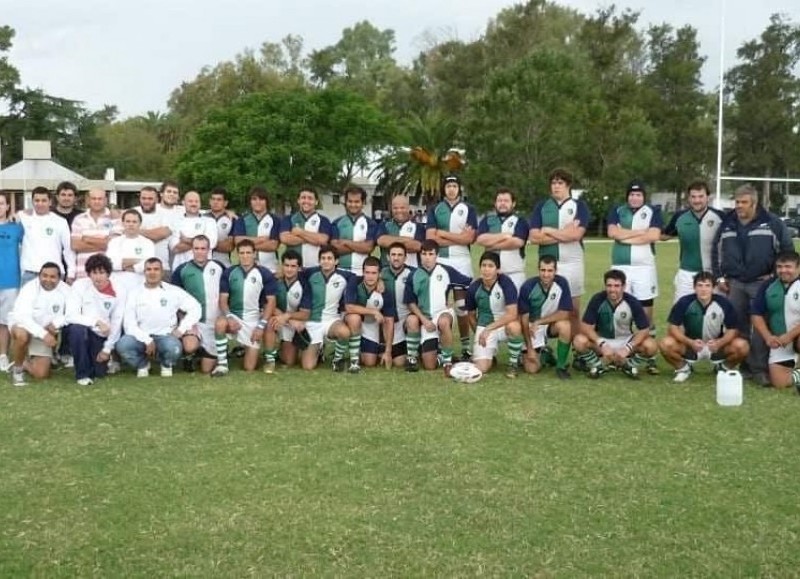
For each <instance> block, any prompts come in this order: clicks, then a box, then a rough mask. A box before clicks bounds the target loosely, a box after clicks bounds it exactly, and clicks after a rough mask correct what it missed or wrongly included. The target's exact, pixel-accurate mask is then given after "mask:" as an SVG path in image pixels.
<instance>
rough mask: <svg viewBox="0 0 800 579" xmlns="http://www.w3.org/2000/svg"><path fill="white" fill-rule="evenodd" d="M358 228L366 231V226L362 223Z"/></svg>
mask: <svg viewBox="0 0 800 579" xmlns="http://www.w3.org/2000/svg"><path fill="white" fill-rule="evenodd" d="M358 228H359V229H362V230H363V229H366V228H367V226H366V225H364V222H363V221H362V222H361V223H359V224H358Z"/></svg>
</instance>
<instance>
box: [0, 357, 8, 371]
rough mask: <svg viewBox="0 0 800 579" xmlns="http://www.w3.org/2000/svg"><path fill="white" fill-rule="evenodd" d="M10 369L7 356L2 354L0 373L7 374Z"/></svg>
mask: <svg viewBox="0 0 800 579" xmlns="http://www.w3.org/2000/svg"><path fill="white" fill-rule="evenodd" d="M10 369H11V362H9V361H8V356H6V355H5V354H3V355H2V356H0V372H8V371H9V370H10Z"/></svg>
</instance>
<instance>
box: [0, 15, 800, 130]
mask: <svg viewBox="0 0 800 579" xmlns="http://www.w3.org/2000/svg"><path fill="white" fill-rule="evenodd" d="M558 3H559V4H561V5H564V6H570V7H572V8H575V9H577V10H579V11H581V12H583V13H584V14H592V13H594V12H595V11H596V10H597V8H598V7H599V6H603V5H608V4H611V2H609V3H605V4H603V3H597V2H592V1H591V0H559V2H558ZM513 4H514V2H512V1H509V0H372V1H370V2H363V1H356V0H328V1H322V0H288V1H286V2H275V0H229V1H228V2H220V1H219V0H114V1H112V0H78V1H77V2H64V1H63V0H24V1H21V0H0V25H9V26H11V27H12V28H14V29H15V31H16V36H15V38H14V46H13V48H12V49H11V51H10V54H9V60H10V62H11V64H13V65H14V66H15V67H16V68H17V69H18V70H19V71H20V75H21V77H22V78H21V80H22V84H23V86H29V87H32V88H41V89H42V90H44V91H45V92H46V93H48V94H52V95H54V96H59V97H63V98H70V99H75V100H79V101H83V102H84V103H85V105H86V106H87V107H88V108H89V109H92V110H94V109H98V108H100V107H102V106H103V105H104V104H113V105H116V106H117V107H118V108H119V110H120V114H121V117H122V118H124V117H127V116H134V115H138V114H143V113H145V112H146V111H151V110H152V111H165V110H166V108H167V100H168V98H169V95H170V93H171V92H172V90H173V89H175V88H177V87H178V86H180V84H181V83H182V82H185V81H191V80H192V79H193V78H194V77H195V76H196V75H197V74H198V73H199V72H200V70H201V68H202V67H203V66H206V65H211V66H213V65H215V64H217V63H218V62H221V61H225V60H230V59H232V58H233V57H234V56H235V55H236V54H237V53H240V52H242V51H243V50H244V49H245V48H254V49H257V48H258V47H259V46H261V44H262V43H263V42H265V41H271V42H278V41H280V39H281V38H283V37H284V36H286V35H287V34H296V35H300V36H302V37H303V39H304V41H305V48H306V50H311V49H316V48H322V47H325V46H329V45H331V44H335V43H336V41H337V40H338V39H339V38H340V37H341V32H342V30H343V29H344V28H346V27H349V26H352V25H353V24H355V23H356V22H358V21H360V20H365V19H366V20H369V21H370V22H371V23H372V24H373V25H375V26H376V27H378V28H380V29H386V28H391V29H393V30H394V31H395V38H396V41H397V52H396V54H395V57H396V58H397V60H398V61H400V62H401V63H410V62H411V60H412V59H413V57H414V56H415V55H416V54H417V53H418V52H419V51H420V50H421V49H423V48H424V47H425V42H426V38H429V37H431V36H433V37H439V38H443V39H452V38H456V39H459V40H462V41H466V42H468V41H472V40H475V39H477V38H479V37H480V36H481V35H482V33H483V31H484V30H485V28H486V24H487V23H488V21H489V20H490V19H491V18H493V17H494V16H495V15H496V14H497V13H498V12H499V11H500V10H502V9H503V8H506V7H509V6H512V5H513ZM615 4H616V5H617V7H618V8H630V9H632V10H636V11H639V12H641V16H640V19H639V23H640V26H641V27H642V29H645V28H646V27H647V25H649V24H660V23H663V22H667V23H669V24H672V25H674V26H683V25H685V24H691V25H692V26H694V27H695V28H697V30H698V38H699V39H700V42H701V51H702V53H703V54H704V55H705V56H707V57H708V58H707V61H706V66H705V68H704V71H703V81H704V83H705V84H706V86H707V87H708V88H709V90H712V89H713V88H714V87H716V86H717V78H718V75H719V62H720V56H719V53H720V41H721V39H723V38H724V46H725V52H724V63H725V68H726V69H727V68H730V66H732V65H733V64H734V63H735V53H736V48H737V47H738V46H740V45H741V44H742V43H743V42H746V41H748V40H751V39H754V38H757V37H758V36H759V35H760V34H761V32H762V31H763V30H764V29H765V28H766V26H767V25H768V23H769V17H770V15H771V14H774V13H782V14H785V15H787V16H789V18H790V19H791V20H792V21H793V22H795V23H799V24H800V1H799V0H757V1H753V0H707V1H703V0H633V1H629V0H617V1H616V2H615ZM723 7H724V14H725V26H724V36H723V35H721V34H720V23H721V14H722V13H723Z"/></svg>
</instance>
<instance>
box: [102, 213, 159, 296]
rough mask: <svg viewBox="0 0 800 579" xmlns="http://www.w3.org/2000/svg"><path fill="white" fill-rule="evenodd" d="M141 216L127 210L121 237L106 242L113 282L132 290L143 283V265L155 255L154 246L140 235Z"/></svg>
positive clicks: (123, 215) (124, 214)
mask: <svg viewBox="0 0 800 579" xmlns="http://www.w3.org/2000/svg"><path fill="white" fill-rule="evenodd" d="M141 224H142V214H141V213H139V212H138V211H136V210H135V209H128V210H126V211H125V212H124V213H123V214H122V235H119V236H117V237H115V238H114V239H112V240H111V241H109V242H108V251H107V252H106V255H108V258H109V259H110V260H111V266H112V267H113V270H114V278H115V280H119V282H120V284H121V285H122V287H123V289H125V290H126V291H130V290H132V289H133V288H134V287H137V286H139V285H141V284H142V283H144V264H145V262H146V261H147V260H148V259H150V258H151V257H155V255H156V247H155V244H154V243H153V242H152V241H150V240H149V239H148V238H147V237H145V236H144V235H142V234H141V233H140V231H141V229H140V228H141Z"/></svg>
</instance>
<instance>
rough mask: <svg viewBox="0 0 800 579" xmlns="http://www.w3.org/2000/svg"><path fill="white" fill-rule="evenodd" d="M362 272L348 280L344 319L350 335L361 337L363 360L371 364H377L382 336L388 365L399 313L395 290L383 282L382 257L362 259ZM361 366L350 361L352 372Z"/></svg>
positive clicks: (387, 365)
mask: <svg viewBox="0 0 800 579" xmlns="http://www.w3.org/2000/svg"><path fill="white" fill-rule="evenodd" d="M363 270H364V275H363V276H354V277H352V278H351V279H350V281H349V282H348V283H347V290H345V294H344V311H345V323H346V324H347V327H348V328H349V329H350V339H351V340H353V339H354V338H355V337H356V336H358V337H359V340H360V345H361V346H360V347H361V363H362V364H364V366H367V367H372V366H376V365H377V364H378V355H379V354H380V352H381V347H382V346H381V338H382V339H383V345H384V346H385V347H384V348H383V354H381V360H382V362H383V364H384V366H386V368H391V367H392V347H391V343H392V338H393V337H394V318H395V315H396V313H397V312H396V310H395V305H394V304H395V299H394V293H393V292H392V290H391V288H389V287H386V285H385V284H384V283H381V279H380V275H381V261H380V260H379V259H378V258H377V257H373V256H369V257H367V258H366V259H365V260H364V263H363ZM359 370H360V368H359V366H358V363H357V362H353V360H352V359H351V361H350V372H352V373H357V372H358V371H359Z"/></svg>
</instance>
